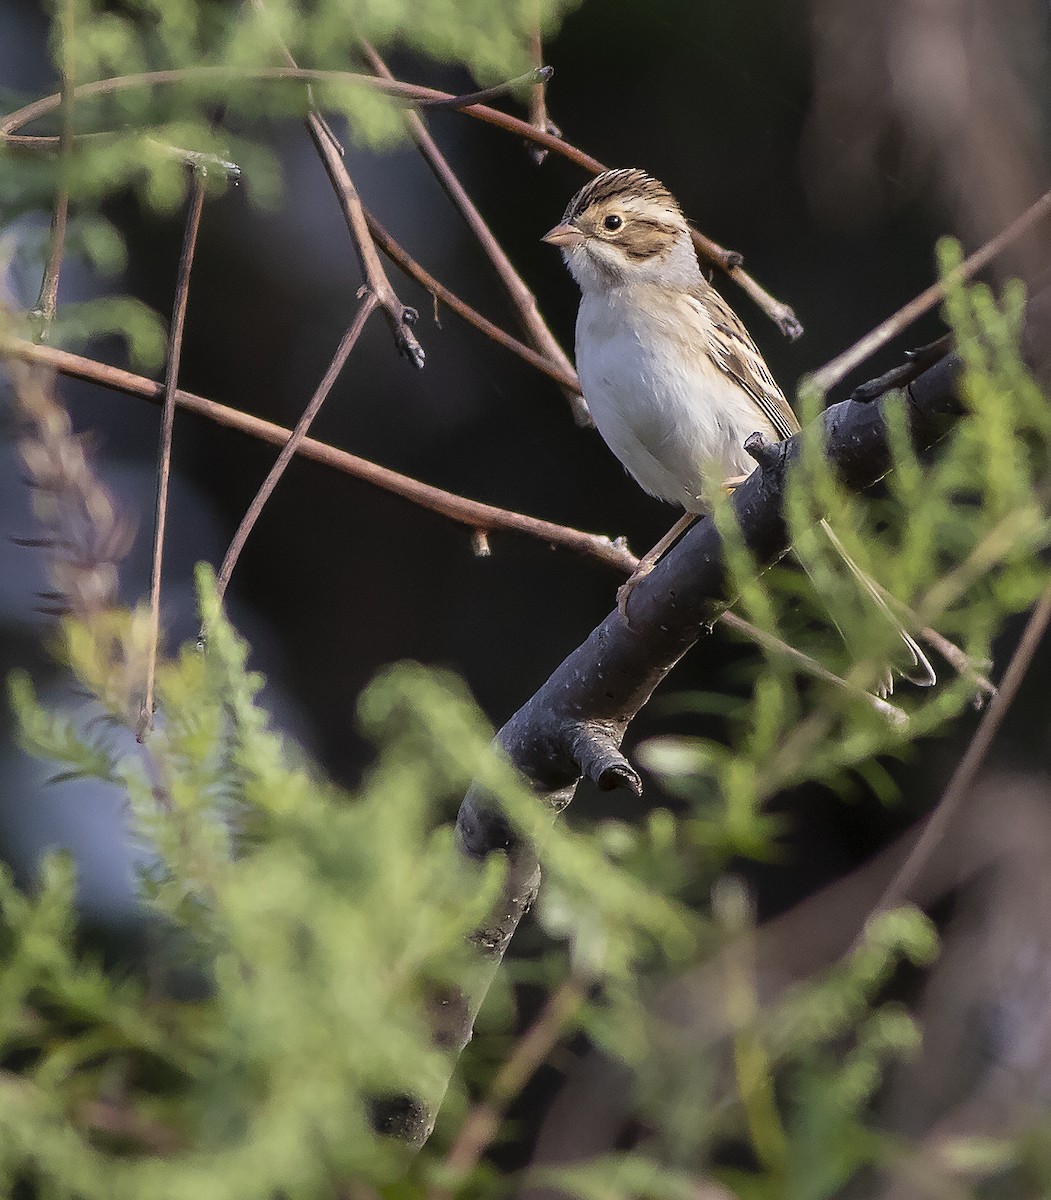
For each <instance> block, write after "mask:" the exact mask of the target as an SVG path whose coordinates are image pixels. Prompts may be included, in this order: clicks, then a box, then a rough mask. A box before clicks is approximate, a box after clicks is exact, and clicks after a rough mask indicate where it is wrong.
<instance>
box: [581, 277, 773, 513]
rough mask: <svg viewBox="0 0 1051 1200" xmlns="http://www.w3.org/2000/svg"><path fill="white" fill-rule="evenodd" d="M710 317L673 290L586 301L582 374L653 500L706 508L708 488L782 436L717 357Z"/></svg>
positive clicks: (599, 419)
mask: <svg viewBox="0 0 1051 1200" xmlns="http://www.w3.org/2000/svg"><path fill="white" fill-rule="evenodd" d="M703 322H704V317H703V315H702V314H700V313H699V312H697V311H696V309H694V308H693V307H692V306H689V305H687V304H686V302H685V300H675V299H674V298H670V297H669V296H668V294H667V292H661V291H659V290H658V291H655V294H653V295H650V296H647V295H645V294H643V295H638V294H631V293H628V292H626V291H625V292H621V291H619V290H616V291H609V292H606V293H603V294H596V293H591V294H585V295H584V296H583V298H582V302H581V306H580V311H579V313H578V316H577V341H576V353H577V370H578V373H579V375H580V382H581V387H582V389H583V392H584V397H585V399H586V400H587V402H588V407H589V408H590V410H591V414H592V416H593V418H594V421H595V425H596V427H597V428H598V431H599V433H600V434H601V435H602V437H603V439H604V440H605V442H606V443H607V445H608V446H609V448H610V449H611V450H612V451H613V453H614V454H615V455H616V456H617V458H618V459H620V461H621V463H623V465H624V466H625V468H626V469H627V470H628V472H629V473H630V474H631V475H633V476H634V478H635V479H636V480H637V481H638V483H639V485H640V486H641V487H642V488H644V489H645V490H646V491H647V492H649V493H650V494H651V495H654V496H657V497H659V498H660V499H662V500H666V501H669V502H670V503H672V504H680V505H682V506H683V507H684V508H686V509H687V510H689V511H693V512H700V511H703V509H704V508H705V504H704V499H703V497H704V493H705V488H706V486H708V484H707V481H708V480H711V479H712V478H714V479H716V480H717V481H719V480H722V479H725V478H729V477H731V476H735V475H743V474H748V473H749V472H750V471H751V469H752V468H753V467H754V465H755V464H754V462H753V461H752V459H751V458H749V456H748V455H747V454H746V453H745V451H744V449H743V445H744V441H745V439H746V438H747V437H748V436H749V435H750V434H752V433H755V432H756V431H759V432H761V433H763V434H764V435H765V436H766V437H767V438H773V439H776V438H777V434H776V433H775V432H774V430H773V428H772V426H771V425H770V422H769V421H768V420H767V419H766V417H765V416H764V415H763V414H762V413H760V412H758V410H757V408H756V405H755V404H754V402H753V401H752V400H751V398H750V397H749V396H748V395H747V394H746V393H745V392H744V391H743V390H742V389H741V388H740V387H739V386H738V385H737V384H736V383H735V382H734V381H733V380H732V379H731V378H730V377H728V376H727V375H725V374H724V373H723V372H721V371H720V370H719V369H718V368H717V367H716V366H715V365H714V364H713V363H712V362H711V360H710V358H709V357H708V355H707V353H706V352H705V347H706V345H707V341H706V339H707V337H708V336H709V335H708V332H707V330H706V329H705V328H704V323H703Z"/></svg>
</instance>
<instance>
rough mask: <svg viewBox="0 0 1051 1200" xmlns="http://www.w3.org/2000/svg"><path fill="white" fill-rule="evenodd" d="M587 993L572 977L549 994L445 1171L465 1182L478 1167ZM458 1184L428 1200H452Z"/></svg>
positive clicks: (451, 1154) (467, 1125) (468, 1124)
mask: <svg viewBox="0 0 1051 1200" xmlns="http://www.w3.org/2000/svg"><path fill="white" fill-rule="evenodd" d="M583 1000H584V993H583V991H582V989H581V986H580V984H579V983H578V982H577V980H576V979H574V978H573V977H572V976H571V977H570V978H568V979H564V980H563V981H562V982H561V983H560V984H559V985H558V987H557V988H556V989H555V990H554V991H553V992H552V993H551V994H550V995H549V996H548V998H547V1002H546V1003H545V1004H544V1007H543V1008H542V1009H541V1010H540V1013H539V1015H538V1016H537V1018H536V1020H535V1021H534V1022H533V1024H532V1025H530V1027H529V1028H528V1029H527V1030H526V1032H525V1033H524V1034H523V1036H522V1037H521V1038H519V1040H518V1041H517V1042H516V1043H515V1047H514V1050H513V1051H512V1052H511V1055H510V1056H509V1057H508V1058H507V1060H506V1061H505V1062H504V1063H503V1065H502V1066H501V1067H500V1070H499V1071H498V1072H497V1073H496V1076H495V1078H494V1079H493V1083H492V1086H491V1087H490V1089H489V1095H488V1096H487V1097H486V1098H485V1099H484V1100H483V1101H482V1102H481V1103H480V1104H476V1105H475V1106H474V1107H473V1108H472V1109H471V1111H470V1112H469V1113H468V1114H467V1118H466V1120H465V1121H464V1123H463V1125H462V1126H461V1128H460V1132H459V1133H458V1134H457V1137H456V1141H455V1142H453V1144H452V1147H451V1148H450V1150H449V1153H448V1154H447V1155H446V1156H445V1162H444V1163H443V1164H442V1165H443V1168H444V1170H445V1172H447V1173H448V1174H449V1175H450V1176H452V1177H453V1178H454V1179H455V1180H461V1179H462V1178H463V1177H464V1176H465V1175H466V1174H467V1173H468V1172H469V1171H471V1170H473V1169H474V1167H476V1166H477V1165H478V1162H479V1160H480V1159H481V1157H482V1155H483V1154H484V1153H485V1150H486V1148H487V1147H488V1146H489V1144H490V1143H491V1142H492V1140H493V1138H494V1136H495V1135H496V1132H497V1130H498V1129H499V1128H500V1122H501V1121H502V1120H503V1117H504V1113H505V1112H506V1110H507V1106H508V1104H510V1102H511V1101H512V1100H513V1099H514V1098H515V1096H517V1095H518V1093H519V1092H520V1091H521V1090H522V1088H523V1087H525V1085H526V1084H527V1083H528V1082H529V1080H530V1079H532V1077H533V1076H534V1075H535V1074H536V1072H537V1071H538V1070H539V1069H540V1067H542V1066H543V1065H544V1062H545V1060H546V1059H547V1056H548V1055H549V1054H550V1053H551V1051H552V1049H553V1048H554V1046H555V1044H556V1043H557V1042H558V1039H559V1038H560V1037H561V1036H562V1032H563V1030H564V1029H565V1027H566V1025H567V1024H568V1023H569V1022H570V1021H571V1020H572V1019H573V1016H574V1014H575V1013H576V1012H577V1010H578V1009H579V1008H580V1005H581V1004H582V1003H583ZM455 1188H456V1185H455V1184H454V1185H453V1186H452V1187H451V1188H450V1187H432V1188H431V1189H430V1191H429V1192H428V1200H450V1198H451V1197H452V1195H453V1193H454V1191H455Z"/></svg>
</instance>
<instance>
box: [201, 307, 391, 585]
mask: <svg viewBox="0 0 1051 1200" xmlns="http://www.w3.org/2000/svg"><path fill="white" fill-rule="evenodd" d="M376 305H377V300H376V297H375V295H374V294H373V293H372V292H370V291H366V292H365V295H364V297H363V299H362V302H361V306H360V307H359V308H358V311H357V313H356V315H355V317H354V320H353V321H352V322H351V324H350V328H349V329H348V330H347V332H346V333H345V334H344V335H343V337H342V339H341V340H340V343H339V346H338V348H337V350H336V353H335V356H334V357H333V359H332V362H331V363H329V367H328V370H327V371H326V372H325V375H324V378H323V379H322V380H321V382H320V383H319V384H318V387H317V390H316V391H315V392H314V394H313V396H312V397H311V398H310V403H309V404H308V405H307V406H306V408H305V409H304V410H303V415H302V416H301V417H300V418H299V421H298V422H297V423H296V427H295V429H293V430H292V433H291V435H290V436H289V438H288V440H287V441H286V442H285V444H284V445H283V446H282V447H281V453H280V454H279V455H278V456H277V459H276V460H275V462H274V465H273V466H272V467H271V468H270V471H269V473H268V474H267V477H266V479H265V480H263V483H262V486H261V487H260V488H259V491H258V492H256V494H255V497H254V499H253V500H252V503H251V504H250V505H249V506H248V511H247V512H246V513H245V515H244V516H243V517H242V518H241V524H240V525H239V526H238V527H237V532H236V533H235V534H234V536H233V540H232V541H231V542H230V547H229V549H228V550H227V551H226V556H225V557H224V558H223V563H222V566H221V567H220V568H219V574H218V576H217V577H216V590H217V592H218V594H219V599H220V600H221V599H222V598H223V596H224V595H225V594H226V588H227V585H228V584H229V582H230V576H231V575H232V574H233V571H234V567H235V566H236V565H237V560H238V558H239V557H240V554H241V551H242V550H243V549H244V545H245V542H246V541H247V540H248V535H249V534H250V533H251V532H252V529H253V528H254V526H255V523H256V521H257V520H258V519H259V515H260V513H262V511H263V506H264V505H265V504H266V502H267V500H269V499H270V496H271V494H272V493H273V491H274V488H275V487H277V483H278V480H279V479H280V478H281V476H282V475H283V474H284V473H285V469H286V468H287V466H288V464H289V463H290V462H291V461H292V459H293V457H294V456H295V454H296V453H297V452H298V451H299V448H300V446H301V445H302V442H303V439H304V438H305V437H306V435H307V432H308V430H309V429H310V426H311V425H312V424H313V421H314V418H315V417H316V416H317V414H318V413H319V412H320V411H321V406H322V404H324V402H325V400H326V399H327V397H328V394H329V392H330V391H331V390H332V387H333V385H334V384H335V382H336V380H337V379H338V378H339V373H340V372H341V371H342V370H343V368H344V366H345V365H346V362H347V359H348V358H349V357H350V354H351V351H352V350H353V349H354V347H355V345H356V344H357V341H358V338H359V337H360V336H361V331H362V330H363V329H364V328H365V322H366V321H367V320H368V319H369V317H370V316H371V315H372V313H373V312H374V311H375V309H376Z"/></svg>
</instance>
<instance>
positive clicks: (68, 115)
mask: <svg viewBox="0 0 1051 1200" xmlns="http://www.w3.org/2000/svg"><path fill="white" fill-rule="evenodd" d="M74 33H75V14H74V9H73V4H72V0H65V2H64V3H63V5H62V91H61V112H62V130H61V133H60V134H59V165H58V192H57V194H56V196H55V210H54V212H53V214H52V216H51V231H50V233H49V235H48V251H47V263H46V265H45V267H44V277H43V279H42V280H41V281H40V294H39V296H38V297H37V302H36V308H35V310H34V311H33V314H32V315H33V316H34V317H36V318H37V320H38V321H39V324H38V326H37V329H36V340H37V341H40V342H46V341H47V337H48V332H49V330H50V326H51V322H52V321H53V320H54V319H55V311H56V309H57V308H58V281H59V276H60V275H61V274H62V256H63V254H64V253H65V249H66V223H67V220H68V218H69V167H70V161H71V159H72V154H73V91H74V87H73V38H74Z"/></svg>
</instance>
